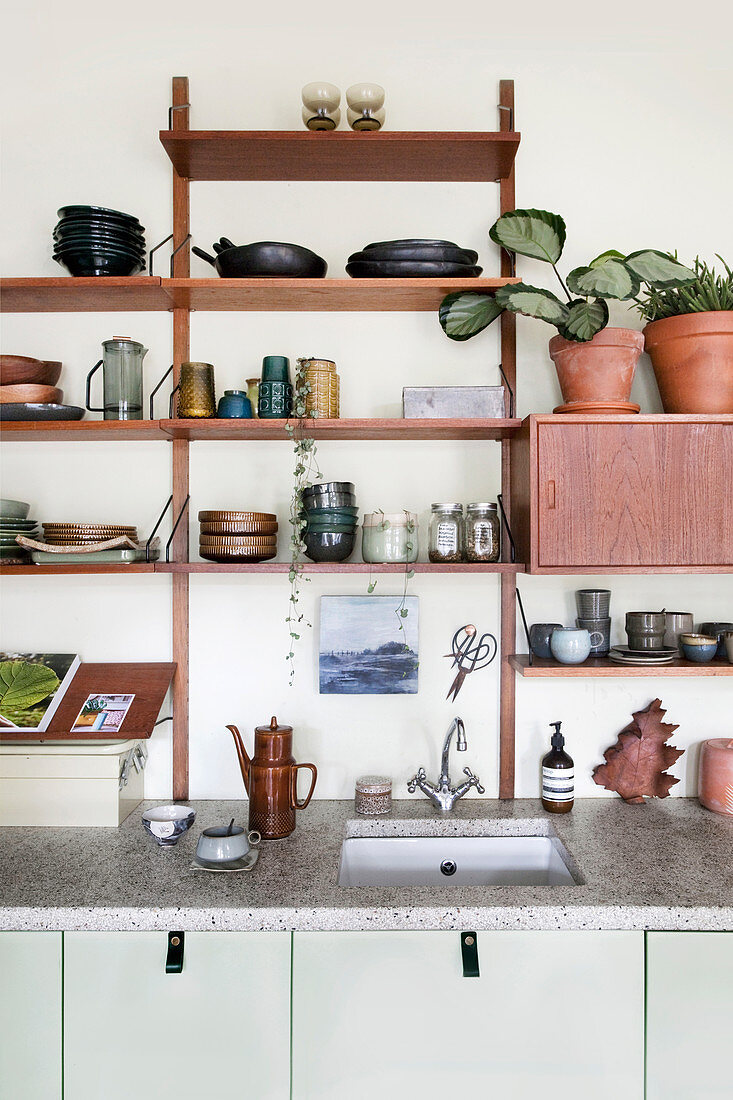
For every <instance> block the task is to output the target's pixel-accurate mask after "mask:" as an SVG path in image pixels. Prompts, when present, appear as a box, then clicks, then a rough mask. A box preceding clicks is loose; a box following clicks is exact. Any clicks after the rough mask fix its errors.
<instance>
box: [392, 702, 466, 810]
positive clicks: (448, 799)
mask: <svg viewBox="0 0 733 1100" xmlns="http://www.w3.org/2000/svg"><path fill="white" fill-rule="evenodd" d="M453 730H456V731H457V733H456V748H457V750H458V752H465V751H466V749H467V748H468V742H467V741H466V729H465V726H464V725H463V719H461V718H454V719H453V721H452V722H451V724H450V726H449V727H448V732H447V733H446V735H445V741H444V742H443V755H442V757H441V760H440V778H439V779H438V782H437V784H436V783H431V782H430V780H429V779H427V777H426V775H425V768H418V770H417V774H416V775H413V777H412V779H411V780H410V781H409V783H408V784H407V789H408V791H409V792H410V794H414V793H415V790H416V788H418V787H419V788H420V790H421V791H422V793H423V794H424V795H425V797H426V798H429V799H430V801H431V802H433V803H434V804H435V805H436V806H437V807H438V809H439V810H443V812H444V813H449V812H450V811H451V810H452V809H453V807H454V806H455V804H456V802H457V801H458V799H459V798H463V796H464V794H466V792H467V791H470V789H471V787H475V788H476V790H477V791H478V793H479V794H484V793H485V791H484V788H483V787H482V786H481V782H480V780H479V777H478V776H477V775H474V774H473V772H472V771H471V769H470V768H464V769H463V774H464V775H467V776H468V779H467V780H466V782H465V783H461V784H460V785H459V786H458V787H451V785H450V775H449V774H448V754H449V752H450V742H451V737H452V736H453Z"/></svg>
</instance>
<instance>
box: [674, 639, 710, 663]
mask: <svg viewBox="0 0 733 1100" xmlns="http://www.w3.org/2000/svg"><path fill="white" fill-rule="evenodd" d="M679 640H680V646H681V647H682V655H683V656H684V657H686V658H687V660H688V661H694V662H695V663H696V664H698V665H705V664H707V663H708V661H712V659H713V657H714V656H715V654H716V652H717V649H718V639H717V637H715V638H713V637H712V636H710V635H707V634H680V636H679Z"/></svg>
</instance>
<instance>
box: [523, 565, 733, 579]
mask: <svg viewBox="0 0 733 1100" xmlns="http://www.w3.org/2000/svg"><path fill="white" fill-rule="evenodd" d="M529 572H531V573H532V575H533V576H542V577H572V576H581V577H595V576H605V575H608V576H614V575H617V576H627V575H633V574H637V575H639V574H641V575H642V576H648V575H654V574H656V573H680V574H685V575H686V574H688V573H712V574H716V573H720V574H723V573H733V564H724V565H652V564H651V563H650V564H648V565H558V566H554V565H553V566H547V565H546V566H538V567H537V568H536V569H531V570H529Z"/></svg>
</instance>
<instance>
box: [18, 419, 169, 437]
mask: <svg viewBox="0 0 733 1100" xmlns="http://www.w3.org/2000/svg"><path fill="white" fill-rule="evenodd" d="M150 439H157V440H162V441H163V442H165V441H167V440H168V439H169V435H168V433H167V432H165V431H164V430H163V426H162V421H160V420H15V421H13V420H0V442H2V443H64V442H72V441H73V442H93V443H98V442H100V441H104V442H121V441H122V440H125V441H128V440H129V441H133V442H141V441H143V440H145V441H147V440H150Z"/></svg>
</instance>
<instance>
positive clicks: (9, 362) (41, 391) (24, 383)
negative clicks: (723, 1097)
mask: <svg viewBox="0 0 733 1100" xmlns="http://www.w3.org/2000/svg"><path fill="white" fill-rule="evenodd" d="M61 366H62V364H61V363H60V362H59V361H58V360H57V359H34V358H33V357H32V356H30V355H0V420H80V419H81V417H82V416H83V415H84V410H83V409H80V408H78V407H77V406H75V405H62V404H61V402H62V401H63V399H64V393H63V390H59V389H57V388H56V383H57V382H58V380H59V375H60V374H61Z"/></svg>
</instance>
